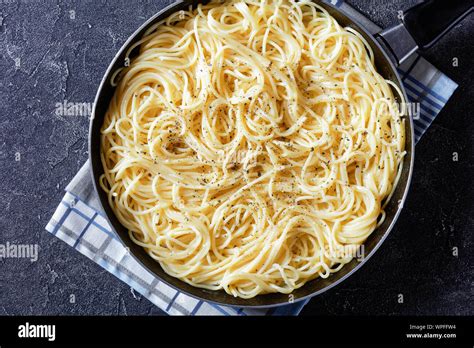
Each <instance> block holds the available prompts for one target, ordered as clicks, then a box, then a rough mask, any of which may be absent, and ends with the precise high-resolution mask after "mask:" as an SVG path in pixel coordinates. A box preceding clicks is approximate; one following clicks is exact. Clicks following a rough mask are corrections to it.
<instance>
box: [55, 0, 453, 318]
mask: <svg viewBox="0 0 474 348" xmlns="http://www.w3.org/2000/svg"><path fill="white" fill-rule="evenodd" d="M332 3H333V4H334V5H336V6H338V7H339V8H340V9H341V10H342V11H344V12H346V13H348V14H349V15H350V16H351V17H352V18H354V19H355V20H357V21H358V22H359V23H361V24H362V25H364V26H365V27H366V28H367V29H368V30H369V31H370V32H372V33H376V32H378V31H379V30H380V28H379V27H377V26H376V25H375V24H373V23H372V22H370V21H369V20H368V19H367V18H365V17H364V16H363V15H361V14H360V13H359V12H357V11H355V10H354V9H353V8H351V7H350V6H349V5H348V4H346V3H344V2H342V1H340V0H333V1H332ZM398 70H399V74H400V76H401V78H402V80H403V84H404V86H405V88H406V91H407V94H408V98H409V99H410V100H409V101H411V102H418V103H420V115H419V117H417V118H416V119H415V120H414V123H415V142H417V141H418V140H419V139H420V138H421V136H422V135H423V133H424V132H425V131H426V130H427V129H428V127H429V126H430V124H431V122H432V121H433V120H434V119H435V118H436V116H437V115H438V113H439V112H440V111H441V109H442V108H443V106H444V105H445V104H446V103H447V101H448V100H449V98H450V97H451V95H452V94H453V92H454V90H455V89H456V88H457V84H456V83H455V82H453V81H452V80H450V79H449V78H448V77H446V76H445V75H443V73H441V72H440V71H439V70H437V69H436V68H435V67H433V66H432V65H431V64H430V63H429V62H427V61H426V60H425V59H423V58H422V57H420V56H418V55H414V56H413V57H411V59H409V60H408V61H407V62H405V63H404V64H403V65H402V66H401V67H400V68H399V69H398ZM46 230H47V231H48V232H50V233H52V234H53V235H55V236H56V237H58V238H59V239H61V240H63V241H64V242H66V243H68V244H69V245H70V246H72V247H73V248H74V249H76V250H77V251H79V252H80V253H81V254H83V255H85V256H87V257H88V258H90V259H91V260H92V261H94V262H96V263H97V264H99V265H100V266H102V267H103V268H105V269H106V270H107V271H109V272H110V273H112V274H113V275H115V276H116V277H117V278H119V279H121V280H122V281H123V282H125V283H127V284H128V285H130V286H131V287H132V288H133V289H135V290H136V291H138V292H139V293H141V294H142V295H143V296H144V297H146V298H147V299H148V300H150V301H151V302H152V303H154V304H155V305H157V306H158V307H159V308H161V309H162V310H163V311H165V312H166V313H168V314H172V315H298V313H299V312H300V311H301V309H302V308H303V307H304V305H305V304H306V303H307V301H301V302H298V303H292V304H288V305H284V306H280V307H276V308H268V309H243V308H235V307H225V306H219V305H216V304H213V303H208V302H204V301H200V300H197V299H195V298H193V297H190V296H188V295H185V294H183V293H181V292H179V291H176V290H175V289H173V288H171V287H170V286H168V285H166V284H165V283H163V282H161V281H159V280H158V279H157V278H156V277H155V276H154V275H152V274H151V273H149V272H148V271H147V270H146V269H144V268H143V267H142V266H141V265H140V264H139V263H138V262H137V261H136V260H135V259H134V258H133V257H132V256H131V255H130V254H129V253H128V252H127V249H126V248H125V247H124V246H123V244H122V243H121V242H120V241H119V240H118V238H117V236H116V235H115V234H114V232H113V231H112V230H111V228H110V226H109V224H108V223H107V221H106V219H105V218H104V215H103V212H102V210H101V208H100V204H99V202H98V199H97V196H96V195H95V193H94V190H93V186H92V180H91V177H90V174H89V162H86V163H85V164H84V166H83V167H82V168H81V170H80V171H79V172H78V173H77V175H76V176H75V177H74V179H73V180H72V181H71V182H70V183H69V185H68V186H67V187H66V194H65V195H64V197H63V199H62V201H61V203H60V205H59V206H58V208H57V209H56V212H55V213H54V215H53V217H52V218H51V220H50V221H49V223H48V225H47V226H46Z"/></svg>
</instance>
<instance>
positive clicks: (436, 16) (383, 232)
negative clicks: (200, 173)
mask: <svg viewBox="0 0 474 348" xmlns="http://www.w3.org/2000/svg"><path fill="white" fill-rule="evenodd" d="M318 3H319V4H320V5H321V6H322V7H324V8H325V9H326V10H327V11H328V12H329V13H330V14H331V15H332V16H333V17H334V18H335V19H336V20H337V21H338V22H339V23H340V24H341V25H343V26H348V27H352V28H354V29H355V30H357V31H358V32H359V33H361V34H362V36H363V37H364V38H365V39H366V40H367V42H368V43H369V45H370V46H371V47H372V50H373V52H374V55H375V63H376V68H377V70H378V71H379V73H380V74H381V75H382V76H383V77H384V78H386V79H389V80H391V81H393V82H394V83H395V84H396V85H397V86H398V87H400V89H401V90H402V91H403V93H405V89H404V87H403V85H402V83H401V81H400V78H399V76H398V74H397V70H396V66H398V65H399V64H400V63H401V62H402V61H403V60H405V59H406V58H407V57H408V56H409V55H410V54H411V53H412V52H414V51H415V50H416V49H417V48H426V47H428V46H430V45H432V44H433V42H434V41H436V40H437V39H438V38H439V37H440V36H442V35H443V33H444V32H446V31H447V30H449V28H451V27H452V26H454V24H455V23H456V22H457V21H459V20H460V19H461V18H462V17H463V16H464V15H466V14H467V13H468V12H470V11H471V10H472V0H451V1H445V0H435V1H426V2H425V3H422V4H420V5H418V6H415V7H414V8H412V9H410V10H409V11H407V12H406V13H405V16H404V18H405V20H404V23H401V24H400V25H398V26H395V27H393V28H390V29H388V30H385V31H383V32H381V33H380V34H377V35H375V36H373V35H371V34H370V33H368V32H367V31H366V30H365V29H364V28H362V27H361V26H360V25H359V24H358V23H357V22H356V20H354V19H352V18H350V17H349V16H348V15H346V14H344V13H343V12H342V11H341V10H339V9H338V8H337V7H334V6H332V5H329V4H326V3H320V2H318ZM196 4H197V2H196V1H190V0H184V1H183V0H181V1H177V2H176V3H174V4H172V5H170V6H167V7H166V8H164V9H163V10H161V11H160V12H158V13H157V14H155V15H154V16H153V17H152V18H150V19H149V20H148V21H146V22H145V23H144V24H143V25H142V26H141V27H140V28H139V29H138V30H137V31H136V32H135V33H133V34H132V35H131V37H130V38H129V39H128V40H127V42H126V43H125V44H124V45H123V46H122V48H121V49H120V51H119V52H118V53H117V55H116V56H115V58H114V59H113V61H112V63H111V64H110V66H109V68H108V70H107V72H106V73H105V76H104V78H103V80H102V82H101V84H100V87H99V90H98V92H97V96H96V99H95V103H94V110H93V113H92V119H91V122H90V133H89V158H90V163H91V171H92V173H91V174H92V177H93V182H94V186H95V190H96V192H97V195H98V197H99V199H100V202H101V204H102V207H103V210H104V212H105V214H106V215H107V218H108V220H109V223H110V225H111V226H112V228H113V229H114V230H115V232H116V234H117V235H118V236H119V238H120V239H121V241H122V242H123V244H124V245H125V246H127V247H128V248H129V249H130V253H131V254H132V255H133V256H134V257H135V258H136V259H137V260H138V261H139V262H140V263H141V264H142V265H143V266H144V267H145V268H146V269H148V270H149V271H150V272H151V273H152V274H154V275H156V276H157V277H158V278H159V279H160V280H162V281H163V282H165V283H167V284H168V285H170V286H172V287H174V288H176V289H178V290H179V291H182V292H184V293H186V294H188V295H191V296H193V297H196V298H198V299H202V300H205V301H210V302H214V303H218V304H223V305H232V306H241V307H270V306H277V305H281V304H286V303H288V301H289V297H288V295H284V294H268V295H259V296H257V297H255V298H252V299H247V300H244V299H241V298H235V297H233V296H230V295H228V294H226V293H225V292H224V291H209V290H203V289H199V288H196V287H193V286H191V285H188V284H186V283H184V282H182V281H181V280H178V279H176V278H173V277H171V276H169V275H168V274H166V273H165V272H164V271H163V269H162V268H161V266H160V265H159V264H158V263H157V262H156V261H154V260H153V259H152V258H151V257H150V256H148V254H147V253H146V252H145V250H143V249H142V248H141V247H139V246H138V245H136V244H134V243H133V242H132V241H131V240H130V238H129V235H128V231H127V230H126V229H125V228H124V227H123V226H122V225H121V224H120V222H119V221H118V220H117V218H116V217H115V215H114V213H113V211H112V209H111V207H110V206H109V204H108V200H107V195H106V194H105V192H103V191H102V189H100V187H99V177H100V176H101V175H102V174H103V168H102V164H101V161H100V128H101V126H102V123H103V120H104V115H105V112H106V110H107V108H108V106H109V102H110V100H111V98H112V95H113V93H114V87H113V86H112V85H111V83H110V80H111V77H112V74H113V73H114V72H115V71H116V70H117V69H118V68H120V67H122V66H124V65H125V53H126V52H127V50H128V49H129V47H130V46H131V45H133V44H134V43H135V42H137V41H138V40H139V39H140V38H141V37H142V35H143V33H144V32H145V31H146V30H147V29H148V28H149V27H150V26H152V25H153V24H154V23H156V22H157V21H160V20H162V19H164V18H166V17H168V16H169V15H170V14H172V13H174V12H176V11H180V10H183V9H187V8H188V7H189V6H190V5H193V6H195V5H196ZM134 54H137V52H132V54H131V57H133V55H134ZM405 99H406V95H405ZM405 130H406V151H407V154H406V156H405V158H404V163H403V169H402V173H401V178H400V181H399V183H398V185H397V187H396V189H395V192H394V195H393V198H392V199H391V201H390V202H389V204H388V205H387V207H386V219H385V221H384V223H383V224H382V225H381V226H380V227H378V228H377V229H376V230H375V231H374V232H373V233H372V234H371V235H370V237H369V238H368V239H367V241H366V242H365V244H364V250H365V255H364V256H365V257H364V258H363V260H362V261H361V262H359V261H357V260H355V259H354V260H352V261H351V262H350V263H348V264H347V265H345V266H344V267H343V268H342V270H341V271H339V272H337V273H335V274H333V275H331V276H330V277H329V278H327V279H321V278H318V279H315V280H313V281H310V282H308V283H307V284H305V285H304V286H303V287H302V288H300V289H298V290H295V291H294V292H293V293H292V295H293V297H292V299H293V300H294V301H295V302H296V301H301V300H303V299H306V298H309V297H312V296H315V295H318V294H321V293H323V292H325V291H326V290H328V289H330V288H332V287H333V286H335V285H337V284H339V283H341V282H342V281H343V280H344V279H346V278H347V277H349V276H350V275H351V274H352V273H354V272H355V271H356V270H358V269H359V268H360V267H361V266H362V265H363V264H364V263H365V262H366V261H367V260H368V259H369V258H370V256H371V255H372V254H374V253H375V251H376V250H377V249H378V248H379V247H380V245H381V244H382V243H383V241H384V240H385V238H387V236H388V234H389V233H390V231H391V230H392V228H393V226H394V225H395V222H396V220H397V218H398V216H399V214H400V211H401V210H402V207H403V203H404V201H405V198H406V196H407V193H408V189H409V185H410V180H411V176H412V170H413V158H414V157H413V156H414V142H413V121H412V119H411V118H410V119H409V121H408V122H406V129H405Z"/></svg>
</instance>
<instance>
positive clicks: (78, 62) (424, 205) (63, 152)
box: [0, 0, 474, 315]
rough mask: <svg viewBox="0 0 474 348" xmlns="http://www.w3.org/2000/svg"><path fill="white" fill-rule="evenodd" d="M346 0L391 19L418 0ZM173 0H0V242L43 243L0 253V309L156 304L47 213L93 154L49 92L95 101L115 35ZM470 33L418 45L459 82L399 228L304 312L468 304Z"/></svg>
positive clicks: (76, 121) (441, 308) (82, 120)
mask: <svg viewBox="0 0 474 348" xmlns="http://www.w3.org/2000/svg"><path fill="white" fill-rule="evenodd" d="M348 2H349V3H351V4H353V5H354V6H355V7H357V8H358V9H359V10H360V11H362V12H364V13H366V14H367V15H368V16H369V17H370V18H371V19H372V20H374V21H375V22H376V23H377V24H379V25H381V26H382V27H386V26H388V25H390V24H393V23H395V22H396V21H397V18H396V17H397V11H399V10H403V9H405V8H407V7H409V6H410V5H411V4H413V3H415V2H416V1H410V0H381V1H376V0H370V1H369V0H366V1H364V0H350V1H348ZM168 3H170V1H163V0H156V1H149V0H148V1H145V0H131V1H125V0H119V1H114V0H98V1H92V0H67V1H66V0H57V1H53V0H0V110H1V111H0V115H1V118H0V161H1V167H0V243H6V242H10V243H17V244H31V243H37V244H39V246H40V251H39V259H38V261H37V262H30V261H29V260H27V259H0V315H26V314H34V315H38V314H47V315H52V314H63V315H85V314H90V315H96V314H97V315H114V314H120V315H139V314H142V315H160V314H163V312H161V311H160V310H159V309H158V308H157V307H155V306H154V305H153V304H151V303H150V302H149V301H148V300H146V299H144V298H141V297H140V296H136V294H134V293H132V291H131V289H130V288H129V287H128V286H127V285H126V284H124V283H122V282H121V281H119V280H118V279H116V278H115V277H114V276H112V275H111V274H109V273H108V272H107V271H105V270H103V269H102V268H101V267H99V266H98V265H96V264H94V263H93V262H91V261H90V260H88V259H87V258H85V257H84V256H82V255H80V254H79V253H77V252H75V251H74V250H73V249H71V248H70V247H69V246H67V245H66V244H65V243H63V242H62V241H60V240H58V239H56V238H55V237H53V236H51V235H50V234H48V233H47V232H46V231H45V230H44V227H45V225H46V224H47V222H48V220H49V218H50V217H51V215H52V213H53V212H54V210H55V208H56V206H57V204H58V203H59V201H60V199H61V197H62V195H63V189H64V187H65V186H66V184H67V183H68V182H69V180H71V178H72V177H73V176H74V174H75V173H76V171H77V170H78V169H79V168H80V167H81V165H82V164H83V163H84V161H85V160H86V158H87V133H88V117H68V116H61V115H57V114H56V113H55V109H56V103H62V102H63V101H65V100H67V101H71V102H81V103H83V102H92V101H93V98H94V95H95V93H96V89H97V87H98V85H99V82H100V80H101V78H102V75H103V73H104V72H105V70H106V68H107V66H108V64H109V62H110V60H111V59H112V58H113V56H114V55H115V53H116V51H117V50H118V49H119V47H120V46H121V45H122V44H123V43H124V42H125V40H126V39H127V37H128V36H129V35H130V34H131V33H132V32H133V31H134V30H135V29H136V28H137V27H138V26H139V25H140V24H141V23H142V22H143V21H145V20H146V19H147V18H149V17H150V16H151V15H153V14H154V13H155V12H156V11H158V10H159V9H161V8H162V7H163V6H165V4H168ZM473 34H474V17H473V16H472V15H471V17H469V18H467V19H466V20H465V21H464V22H463V23H462V24H460V25H458V26H457V27H456V28H455V29H454V30H453V31H452V32H451V33H450V34H448V35H447V36H446V37H444V38H443V40H442V41H441V42H439V44H438V45H437V46H436V47H434V48H433V49H431V50H430V51H428V52H426V54H425V57H426V58H427V59H428V60H429V61H431V62H432V63H433V64H434V65H435V66H437V67H438V68H440V69H441V70H442V71H443V72H445V73H446V74H447V75H448V76H450V77H451V78H452V79H454V80H455V81H456V82H458V83H459V85H460V87H459V89H458V90H457V91H456V93H455V95H454V96H453V97H452V99H451V100H450V101H449V104H448V105H447V106H446V107H445V109H444V110H443V111H442V112H441V114H440V115H439V116H438V118H437V119H436V121H435V122H434V124H433V125H432V126H431V127H430V129H429V130H428V132H427V133H426V134H425V135H424V137H423V139H422V140H421V141H420V143H419V144H418V145H417V147H416V160H415V172H414V179H413V183H412V188H411V191H410V194H409V196H408V200H407V202H406V204H405V209H404V210H403V212H402V214H401V216H400V218H399V221H398V223H397V225H396V227H395V229H394V230H393V231H392V233H391V235H390V236H389V238H388V239H387V240H386V242H385V243H384V244H383V246H382V247H381V248H380V250H379V251H378V252H377V253H376V255H375V256H374V257H373V258H372V259H371V260H370V261H369V262H368V263H367V264H366V265H365V266H364V267H363V268H362V269H361V270H360V271H358V272H357V273H356V274H355V275H353V276H352V277H351V278H350V279H348V280H347V281H345V282H344V283H342V284H341V285H339V286H337V287H336V288H334V289H332V290H330V291H328V292H326V293H324V294H323V295H321V296H319V297H316V298H314V299H312V300H311V302H310V303H309V304H308V305H307V306H306V308H305V309H304V310H303V313H302V314H305V315H312V314H318V315H325V314H328V315H352V314H362V315H363V314H367V315H376V314H389V315H391V314H434V315H438V314H462V315H468V314H470V315H472V314H474V308H473V297H474V296H473V295H474V290H473V265H472V261H473V250H472V248H473V227H474V224H473V213H474V209H473V198H474V194H473V182H472V177H473V163H474V162H473V160H474V158H473V134H474V119H473V117H472V115H473V99H474V89H473V87H472V81H473V80H474V74H473V68H472V62H473V59H472V56H473V54H474V50H473V48H474V47H473V46H474V43H473V40H472V37H473ZM453 58H457V59H458V62H459V64H458V66H453V64H452V62H453ZM453 153H457V154H458V156H459V160H458V161H453ZM453 248H457V250H458V255H457V256H455V255H453ZM400 294H402V295H403V298H404V302H403V303H399V301H398V300H399V295H400ZM71 295H74V296H75V299H76V301H75V303H70V298H71V297H70V296H71Z"/></svg>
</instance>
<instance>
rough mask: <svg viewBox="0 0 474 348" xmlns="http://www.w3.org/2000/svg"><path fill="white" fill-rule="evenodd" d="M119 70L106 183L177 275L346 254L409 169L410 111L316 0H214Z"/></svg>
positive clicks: (299, 268)
mask: <svg viewBox="0 0 474 348" xmlns="http://www.w3.org/2000/svg"><path fill="white" fill-rule="evenodd" d="M133 49H138V50H139V54H138V55H137V56H136V57H134V58H133V59H131V61H130V65H129V66H127V67H124V68H122V69H121V70H120V71H119V72H118V73H117V76H115V77H114V80H116V81H115V83H116V84H117V87H116V91H115V95H114V97H113V99H112V101H111V103H110V106H109V109H108V111H107V113H106V116H105V121H104V124H103V127H102V130H101V132H102V139H101V160H102V164H103V167H104V175H102V177H101V180H100V182H101V187H102V189H103V190H105V191H106V192H107V193H108V199H109V204H110V206H111V207H112V208H113V210H114V213H115V215H116V216H117V218H118V219H119V221H120V222H121V223H122V224H123V225H124V226H125V227H126V228H127V229H128V230H129V233H130V238H131V239H132V240H133V241H134V242H135V243H136V244H138V245H140V246H142V247H143V248H145V249H146V250H147V252H148V254H149V255H150V256H151V257H152V258H154V259H155V260H156V261H157V262H159V263H160V264H161V266H162V268H163V269H164V270H165V271H166V272H167V273H168V274H170V275H172V276H174V277H177V278H179V279H181V280H183V281H185V282H187V283H189V284H191V285H193V286H197V287H201V288H205V289H210V290H220V289H223V290H225V291H226V292H227V293H229V294H231V295H234V296H238V297H242V298H252V297H254V296H257V295H259V294H265V293H272V292H280V293H291V292H292V291H293V290H295V289H297V288H299V287H301V286H303V285H304V284H305V283H306V282H308V281H309V280H312V279H315V278H317V277H323V278H325V277H328V276H330V274H331V273H334V272H337V271H338V270H340V269H341V268H342V267H343V266H344V264H346V263H348V262H350V261H351V260H352V258H353V257H354V255H355V252H356V249H357V247H359V246H360V245H362V244H363V243H364V241H365V240H366V239H367V237H368V236H369V235H370V234H371V233H372V232H373V231H374V230H375V228H376V227H377V226H378V224H380V223H381V222H382V221H383V218H384V213H383V205H384V203H386V201H387V199H388V198H389V196H390V194H391V192H392V191H393V189H394V187H395V185H396V181H397V177H398V175H399V174H400V168H399V167H400V166H401V163H402V162H401V160H402V158H403V156H404V154H405V152H404V143H405V142H404V129H405V126H404V122H405V120H404V117H403V116H404V111H403V110H402V108H400V107H399V106H397V104H396V103H395V101H396V99H395V97H394V95H393V92H392V90H395V91H397V92H398V94H399V95H400V98H402V99H403V95H402V93H401V92H400V91H399V90H397V86H396V85H394V84H393V83H391V82H390V81H387V80H385V79H384V78H383V77H382V76H381V75H379V73H378V72H377V71H376V69H375V67H374V57H373V54H372V51H371V49H370V46H369V45H368V44H367V43H366V42H365V40H364V38H363V37H362V36H361V35H360V34H359V33H358V32H357V31H355V30H353V29H351V28H343V27H341V26H340V25H339V24H338V23H337V21H336V20H335V19H334V18H332V17H331V16H330V15H329V14H328V13H327V12H326V11H325V10H324V9H323V8H321V7H320V6H318V5H317V4H315V3H313V2H311V1H308V0H303V1H298V2H295V1H292V0H259V1H257V0H235V1H227V2H224V3H222V2H217V1H212V2H211V3H209V4H207V5H198V6H197V8H195V9H191V8H190V9H189V10H188V11H180V12H177V13H175V14H173V15H171V16H170V17H169V18H167V19H166V20H164V21H161V22H159V23H157V24H156V25H154V26H153V27H151V28H150V29H149V30H148V31H147V32H146V33H145V35H144V36H143V38H142V39H141V40H140V41H139V42H138V43H137V44H135V45H134V46H133V47H132V48H131V49H130V51H129V54H130V52H131V51H132V50H133Z"/></svg>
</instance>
